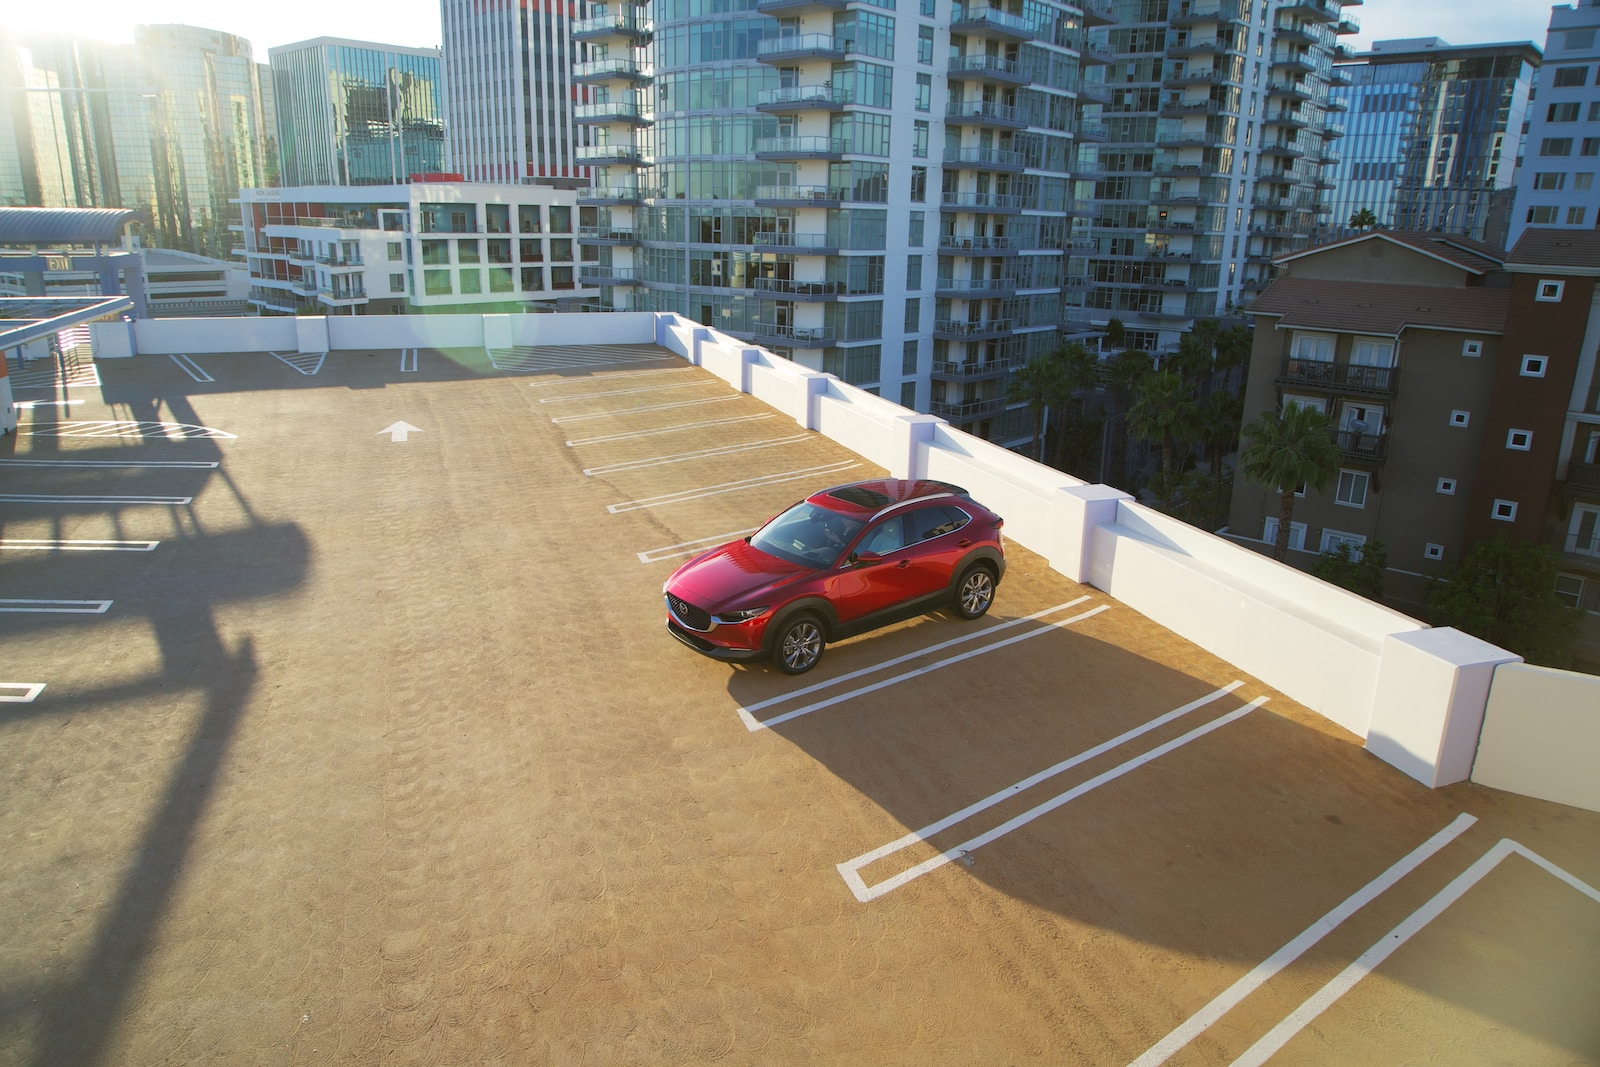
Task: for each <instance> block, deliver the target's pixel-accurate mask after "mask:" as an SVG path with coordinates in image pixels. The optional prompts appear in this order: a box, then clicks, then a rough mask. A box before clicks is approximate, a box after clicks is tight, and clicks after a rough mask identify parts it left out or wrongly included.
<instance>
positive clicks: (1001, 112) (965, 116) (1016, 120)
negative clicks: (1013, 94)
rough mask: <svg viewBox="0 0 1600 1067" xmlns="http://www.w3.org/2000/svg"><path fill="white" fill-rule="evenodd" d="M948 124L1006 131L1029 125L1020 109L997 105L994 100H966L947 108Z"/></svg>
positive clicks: (1007, 105)
mask: <svg viewBox="0 0 1600 1067" xmlns="http://www.w3.org/2000/svg"><path fill="white" fill-rule="evenodd" d="M944 118H945V121H946V122H949V123H955V124H957V125H962V126H988V127H992V128H998V129H1006V130H1020V129H1022V128H1023V127H1025V126H1027V125H1028V120H1027V117H1026V116H1024V115H1023V113H1022V111H1021V109H1020V108H1017V107H1013V106H1012V105H1010V104H997V103H995V102H994V101H992V100H964V101H962V102H961V103H959V104H956V103H952V104H950V105H948V106H947V107H946V108H945V112H944Z"/></svg>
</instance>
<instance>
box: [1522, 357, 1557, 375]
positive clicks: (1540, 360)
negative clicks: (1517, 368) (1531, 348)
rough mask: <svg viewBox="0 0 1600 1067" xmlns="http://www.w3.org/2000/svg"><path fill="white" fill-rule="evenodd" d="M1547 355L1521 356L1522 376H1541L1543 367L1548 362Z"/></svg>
mask: <svg viewBox="0 0 1600 1067" xmlns="http://www.w3.org/2000/svg"><path fill="white" fill-rule="evenodd" d="M1549 362H1550V357H1548V356H1523V357H1522V376H1523V377H1524V378H1543V377H1544V371H1545V367H1546V366H1547V365H1548V364H1549Z"/></svg>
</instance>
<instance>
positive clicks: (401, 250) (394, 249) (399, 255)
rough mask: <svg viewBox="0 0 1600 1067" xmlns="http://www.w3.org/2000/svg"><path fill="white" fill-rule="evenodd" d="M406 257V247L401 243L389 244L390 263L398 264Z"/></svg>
mask: <svg viewBox="0 0 1600 1067" xmlns="http://www.w3.org/2000/svg"><path fill="white" fill-rule="evenodd" d="M405 257H406V246H405V244H404V242H401V241H390V242H389V262H390V263H398V262H400V261H401V260H402V259H404V258H405Z"/></svg>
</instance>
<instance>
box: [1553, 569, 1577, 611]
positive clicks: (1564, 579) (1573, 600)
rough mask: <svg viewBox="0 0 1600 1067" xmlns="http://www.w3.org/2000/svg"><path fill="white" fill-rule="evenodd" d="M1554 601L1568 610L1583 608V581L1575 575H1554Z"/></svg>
mask: <svg viewBox="0 0 1600 1067" xmlns="http://www.w3.org/2000/svg"><path fill="white" fill-rule="evenodd" d="M1556 599H1557V600H1559V601H1561V602H1562V603H1563V604H1565V605H1567V607H1569V608H1581V607H1583V579H1582V578H1580V577H1578V576H1577V575H1576V574H1558V575H1556Z"/></svg>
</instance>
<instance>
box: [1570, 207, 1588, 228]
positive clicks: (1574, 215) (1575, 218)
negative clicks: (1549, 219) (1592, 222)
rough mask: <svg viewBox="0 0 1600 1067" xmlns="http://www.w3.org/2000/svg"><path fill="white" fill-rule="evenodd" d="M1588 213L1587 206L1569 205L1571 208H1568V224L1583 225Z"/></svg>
mask: <svg viewBox="0 0 1600 1067" xmlns="http://www.w3.org/2000/svg"><path fill="white" fill-rule="evenodd" d="M1588 213H1589V209H1588V208H1585V207H1569V208H1567V225H1568V226H1582V225H1583V217H1584V216H1585V215H1587V214H1588Z"/></svg>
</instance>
